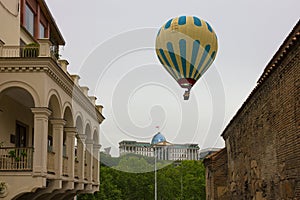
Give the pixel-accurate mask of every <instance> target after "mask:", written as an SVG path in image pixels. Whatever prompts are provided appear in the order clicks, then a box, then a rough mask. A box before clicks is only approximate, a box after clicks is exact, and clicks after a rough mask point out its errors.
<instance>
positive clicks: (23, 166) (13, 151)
mask: <svg viewBox="0 0 300 200" xmlns="http://www.w3.org/2000/svg"><path fill="white" fill-rule="evenodd" d="M32 161H33V148H32V147H27V148H15V147H6V148H0V171H31V170H32Z"/></svg>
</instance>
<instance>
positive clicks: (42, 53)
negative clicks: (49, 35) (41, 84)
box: [0, 39, 59, 60]
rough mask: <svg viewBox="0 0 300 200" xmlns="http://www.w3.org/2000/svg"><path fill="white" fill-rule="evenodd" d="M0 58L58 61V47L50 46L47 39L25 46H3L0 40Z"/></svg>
mask: <svg viewBox="0 0 300 200" xmlns="http://www.w3.org/2000/svg"><path fill="white" fill-rule="evenodd" d="M0 57H3V58H37V57H51V58H53V59H55V60H57V59H58V57H59V54H58V47H57V46H55V45H52V44H51V42H50V41H49V40H48V39H39V40H38V43H32V44H28V45H26V46H11V45H4V43H3V42H2V41H1V40H0Z"/></svg>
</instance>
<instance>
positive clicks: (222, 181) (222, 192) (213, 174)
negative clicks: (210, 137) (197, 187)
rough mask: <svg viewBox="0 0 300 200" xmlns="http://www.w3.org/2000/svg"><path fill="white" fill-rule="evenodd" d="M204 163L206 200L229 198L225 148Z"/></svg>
mask: <svg viewBox="0 0 300 200" xmlns="http://www.w3.org/2000/svg"><path fill="white" fill-rule="evenodd" d="M204 163H205V165H206V200H223V199H226V198H228V195H229V194H228V187H227V186H228V182H227V177H228V175H227V173H228V163H227V149H226V148H224V149H222V150H220V151H219V152H217V153H214V154H212V155H211V156H209V157H208V158H206V159H205V160H204ZM210 188H212V189H210Z"/></svg>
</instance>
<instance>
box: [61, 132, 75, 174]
mask: <svg viewBox="0 0 300 200" xmlns="http://www.w3.org/2000/svg"><path fill="white" fill-rule="evenodd" d="M64 130H65V132H66V136H67V138H66V144H67V152H66V153H67V157H68V176H69V178H70V179H72V180H73V179H74V168H75V151H74V149H75V135H76V134H77V128H75V127H68V128H65V129H64Z"/></svg>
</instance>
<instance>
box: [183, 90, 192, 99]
mask: <svg viewBox="0 0 300 200" xmlns="http://www.w3.org/2000/svg"><path fill="white" fill-rule="evenodd" d="M189 98H190V90H187V91H185V92H184V94H183V99H184V100H189Z"/></svg>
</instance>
